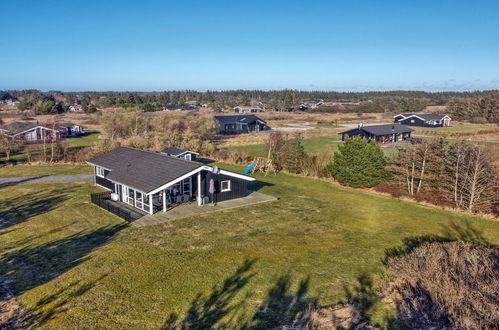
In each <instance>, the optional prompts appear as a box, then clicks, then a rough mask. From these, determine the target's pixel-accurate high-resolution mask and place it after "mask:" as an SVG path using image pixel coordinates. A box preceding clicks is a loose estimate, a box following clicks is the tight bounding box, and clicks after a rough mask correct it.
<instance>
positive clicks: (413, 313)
mask: <svg viewBox="0 0 499 330" xmlns="http://www.w3.org/2000/svg"><path fill="white" fill-rule="evenodd" d="M387 274H388V276H389V279H390V280H389V281H388V282H387V284H386V285H385V288H384V295H385V297H387V298H389V300H391V301H392V302H393V303H394V304H395V306H396V308H397V311H398V314H399V318H400V319H401V321H403V322H404V323H406V324H407V325H408V326H410V327H411V328H418V329H429V328H433V329H446V328H448V329H493V328H495V327H496V326H497V324H499V276H498V274H499V249H498V248H496V247H488V246H484V245H480V244H476V243H464V242H445V243H440V242H435V243H426V244H423V245H421V246H420V247H418V248H416V249H414V250H413V251H412V252H410V253H409V254H407V255H402V256H397V257H394V258H391V259H389V260H388V262H387Z"/></svg>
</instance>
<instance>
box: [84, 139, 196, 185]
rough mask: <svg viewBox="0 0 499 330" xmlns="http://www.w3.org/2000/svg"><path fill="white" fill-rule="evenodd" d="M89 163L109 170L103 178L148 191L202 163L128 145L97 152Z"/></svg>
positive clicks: (194, 168)
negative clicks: (98, 153)
mask: <svg viewBox="0 0 499 330" xmlns="http://www.w3.org/2000/svg"><path fill="white" fill-rule="evenodd" d="M88 163H90V164H93V165H97V166H101V167H104V168H105V169H108V170H110V172H109V173H108V174H107V175H106V178H107V179H109V180H112V181H116V182H118V183H122V184H124V185H127V186H129V187H131V188H135V189H137V190H140V191H142V192H145V193H148V192H151V191H153V190H154V189H156V188H159V187H161V186H163V185H165V184H167V183H168V182H171V181H173V180H175V179H177V178H178V177H181V176H182V175H185V174H187V173H189V172H192V171H194V170H196V169H198V168H200V167H202V166H203V164H201V163H197V162H193V161H189V160H185V159H181V158H176V157H172V156H167V155H165V154H159V153H155V152H150V151H144V150H139V149H134V148H128V147H120V148H116V149H114V150H112V151H110V152H107V153H105V154H103V155H99V156H96V157H94V158H92V159H90V160H89V161H88Z"/></svg>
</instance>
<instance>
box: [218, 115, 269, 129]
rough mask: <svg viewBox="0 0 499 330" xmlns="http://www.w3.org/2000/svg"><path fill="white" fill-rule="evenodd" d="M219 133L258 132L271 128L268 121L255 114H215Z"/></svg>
mask: <svg viewBox="0 0 499 330" xmlns="http://www.w3.org/2000/svg"><path fill="white" fill-rule="evenodd" d="M215 120H216V121H217V123H218V133H219V134H241V133H257V132H262V131H268V130H270V127H269V126H268V125H267V122H266V121H265V120H263V119H261V118H260V117H257V116H255V115H234V116H215Z"/></svg>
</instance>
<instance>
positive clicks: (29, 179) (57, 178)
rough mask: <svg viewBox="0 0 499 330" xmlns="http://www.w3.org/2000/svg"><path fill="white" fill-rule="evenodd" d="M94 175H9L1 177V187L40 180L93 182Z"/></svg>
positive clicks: (38, 181)
mask: <svg viewBox="0 0 499 330" xmlns="http://www.w3.org/2000/svg"><path fill="white" fill-rule="evenodd" d="M92 180H93V176H92V175H83V174H77V175H47V176H31V177H22V176H17V177H7V178H0V187H2V186H7V185H14V184H20V183H40V182H80V181H85V182H91V181H92Z"/></svg>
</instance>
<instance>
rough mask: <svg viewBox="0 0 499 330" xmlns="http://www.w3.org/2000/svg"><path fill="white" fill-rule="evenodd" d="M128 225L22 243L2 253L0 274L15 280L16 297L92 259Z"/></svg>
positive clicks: (14, 291)
mask: <svg viewBox="0 0 499 330" xmlns="http://www.w3.org/2000/svg"><path fill="white" fill-rule="evenodd" d="M125 227H126V225H125V224H120V225H113V226H107V227H103V228H99V229H97V230H95V231H92V232H89V233H88V232H80V233H76V234H74V235H71V236H69V237H65V238H61V239H58V240H54V241H50V242H47V243H44V244H40V245H37V244H35V243H33V241H32V240H29V239H28V240H27V241H25V242H19V243H18V246H23V247H22V248H20V249H17V250H15V249H13V250H11V251H7V252H5V253H4V254H3V255H2V256H0V277H2V278H6V279H9V280H11V281H12V283H11V284H10V290H11V291H12V293H13V295H14V296H19V295H21V294H23V293H24V292H26V291H28V290H30V289H32V288H35V287H37V286H40V285H43V284H45V283H48V282H49V281H51V280H53V279H55V278H57V277H58V276H60V275H61V274H63V273H64V272H66V271H68V270H70V269H71V268H73V267H75V266H77V265H79V264H81V263H82V262H84V261H86V260H87V259H88V254H89V253H91V252H92V251H93V250H95V249H97V248H99V247H101V246H103V245H104V244H106V243H107V242H109V241H110V240H111V239H112V238H113V237H114V236H115V235H116V234H117V233H118V232H119V231H120V230H122V229H123V228H125Z"/></svg>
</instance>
